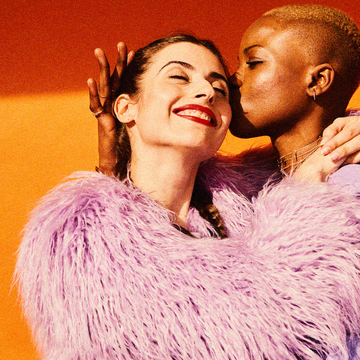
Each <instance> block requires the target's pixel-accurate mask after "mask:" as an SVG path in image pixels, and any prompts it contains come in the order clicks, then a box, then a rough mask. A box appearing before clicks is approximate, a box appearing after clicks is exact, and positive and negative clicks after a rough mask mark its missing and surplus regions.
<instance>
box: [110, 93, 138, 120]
mask: <svg viewBox="0 0 360 360" xmlns="http://www.w3.org/2000/svg"><path fill="white" fill-rule="evenodd" d="M113 111H114V114H115V116H116V118H117V119H118V120H119V121H120V122H121V123H123V124H129V123H130V122H132V121H134V120H135V114H136V103H135V101H133V100H132V99H131V97H130V96H129V95H128V94H121V95H119V96H118V97H117V99H116V100H115V102H114V108H113Z"/></svg>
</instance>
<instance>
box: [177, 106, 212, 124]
mask: <svg viewBox="0 0 360 360" xmlns="http://www.w3.org/2000/svg"><path fill="white" fill-rule="evenodd" d="M178 115H185V116H186V115H188V116H194V117H197V118H200V119H203V120H207V121H209V122H210V121H211V116H209V115H208V114H205V113H203V112H201V111H199V110H191V109H187V110H182V111H179V112H178Z"/></svg>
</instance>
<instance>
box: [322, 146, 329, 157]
mask: <svg viewBox="0 0 360 360" xmlns="http://www.w3.org/2000/svg"><path fill="white" fill-rule="evenodd" d="M321 153H322V154H323V155H324V156H326V155H329V154H330V153H331V148H330V147H329V146H325V147H324V148H322V149H321Z"/></svg>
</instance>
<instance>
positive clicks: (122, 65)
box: [110, 42, 134, 93]
mask: <svg viewBox="0 0 360 360" xmlns="http://www.w3.org/2000/svg"><path fill="white" fill-rule="evenodd" d="M117 51H118V57H117V61H116V65H115V69H114V72H113V73H112V75H111V80H110V81H111V90H112V92H113V93H116V92H117V91H118V90H119V88H120V85H121V77H122V75H123V73H124V70H125V69H126V66H127V65H128V64H129V63H130V61H131V60H132V58H133V57H134V52H133V51H131V52H130V53H129V54H128V52H127V47H126V44H125V43H123V42H119V43H118V44H117Z"/></svg>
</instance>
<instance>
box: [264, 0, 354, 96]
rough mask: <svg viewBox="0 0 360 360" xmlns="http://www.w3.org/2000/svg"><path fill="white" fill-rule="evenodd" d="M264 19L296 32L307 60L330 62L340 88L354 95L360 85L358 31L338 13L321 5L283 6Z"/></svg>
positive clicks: (348, 20)
mask: <svg viewBox="0 0 360 360" xmlns="http://www.w3.org/2000/svg"><path fill="white" fill-rule="evenodd" d="M263 16H271V17H275V18H276V20H278V21H280V22H282V23H285V24H286V25H289V26H293V27H295V28H296V30H297V31H296V33H297V35H298V36H299V37H300V38H301V41H302V43H303V44H304V48H306V49H307V51H308V52H309V55H310V56H313V57H314V58H316V57H318V58H319V59H320V60H321V61H323V62H332V63H333V64H334V65H335V69H336V71H337V72H338V73H339V75H340V79H341V82H342V84H341V85H343V86H345V87H347V89H348V90H349V92H351V93H353V92H354V91H355V90H356V88H357V87H358V86H359V83H360V32H359V28H358V26H357V25H356V23H355V22H354V20H353V19H351V17H350V16H348V15H347V14H346V13H344V12H343V11H341V10H338V9H335V8H332V7H328V6H323V5H285V6H281V7H278V8H275V9H272V10H270V11H268V12H266V13H265V14H263Z"/></svg>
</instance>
